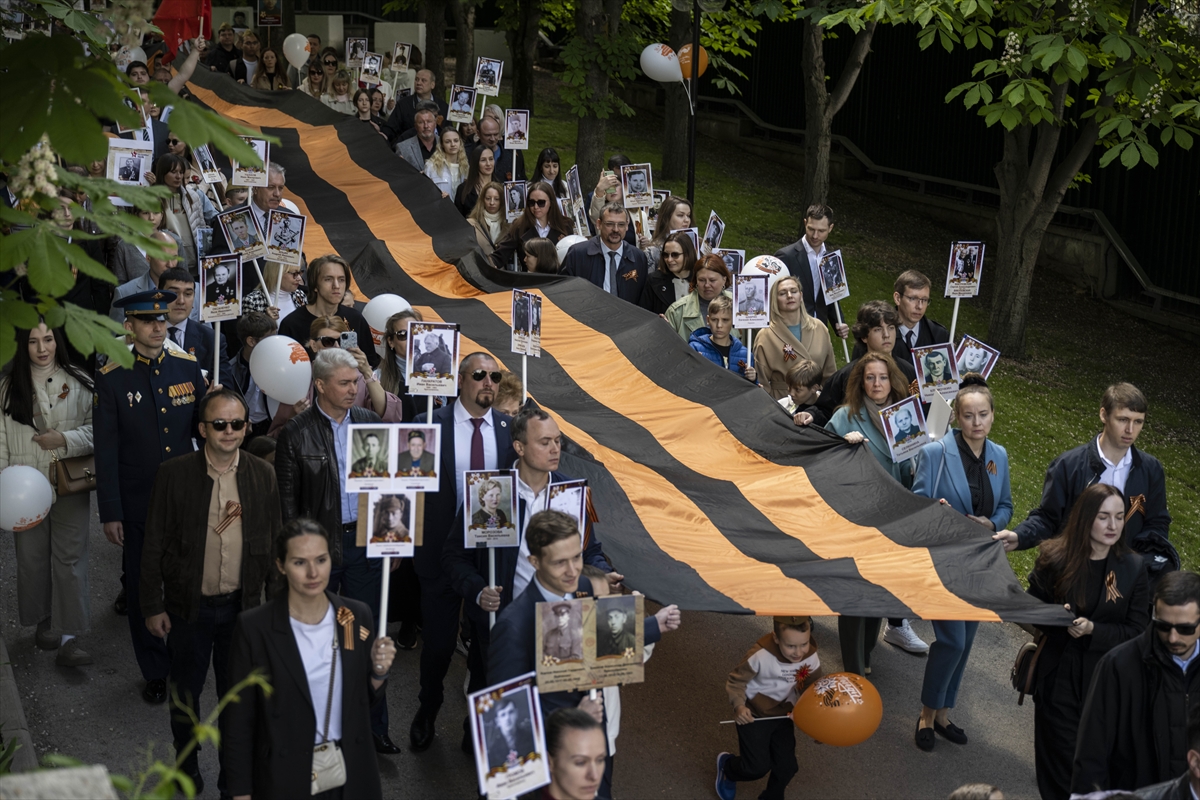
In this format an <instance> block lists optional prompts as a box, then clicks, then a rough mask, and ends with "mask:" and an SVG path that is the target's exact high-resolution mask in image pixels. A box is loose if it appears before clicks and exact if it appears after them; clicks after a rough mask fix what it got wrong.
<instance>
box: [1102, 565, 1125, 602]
mask: <svg viewBox="0 0 1200 800" xmlns="http://www.w3.org/2000/svg"><path fill="white" fill-rule="evenodd" d="M1122 596H1123V595H1122V594H1121V591H1120V590H1119V589H1117V573H1115V572H1113V571H1112V570H1109V571H1108V575H1107V577H1105V578H1104V599H1105V601H1107V602H1109V603H1115V602H1117V600H1118V599H1120V598H1121V597H1122Z"/></svg>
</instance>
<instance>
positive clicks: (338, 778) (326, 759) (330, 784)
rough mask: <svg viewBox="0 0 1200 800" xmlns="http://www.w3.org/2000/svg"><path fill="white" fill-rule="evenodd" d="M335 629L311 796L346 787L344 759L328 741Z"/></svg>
mask: <svg viewBox="0 0 1200 800" xmlns="http://www.w3.org/2000/svg"><path fill="white" fill-rule="evenodd" d="M337 662H338V646H337V629H336V628H335V629H334V633H333V663H332V664H330V666H329V696H328V697H327V698H326V700H325V730H324V731H322V732H321V740H322V741H321V743H320V744H319V745H317V746H316V747H314V748H313V760H312V794H320V793H321V792H327V791H329V790H330V789H336V788H337V787H339V786H345V785H346V759H345V757H344V756H343V755H342V748H341V746H340V745H339V744H338V743H337V742H331V741H329V712H330V711H332V710H333V683H334V678H335V677H336V676H337Z"/></svg>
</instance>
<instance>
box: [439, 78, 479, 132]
mask: <svg viewBox="0 0 1200 800" xmlns="http://www.w3.org/2000/svg"><path fill="white" fill-rule="evenodd" d="M474 116H475V89H474V88H472V87H470V86H462V85H460V84H457V83H456V84H454V85H453V86H451V87H450V112H449V113H448V114H447V115H446V119H448V120H450V121H451V122H470V121H471V120H472V119H473V118H474Z"/></svg>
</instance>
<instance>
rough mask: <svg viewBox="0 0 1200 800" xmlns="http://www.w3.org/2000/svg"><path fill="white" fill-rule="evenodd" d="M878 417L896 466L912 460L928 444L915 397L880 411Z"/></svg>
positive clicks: (923, 422) (923, 420) (922, 419)
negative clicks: (881, 422)
mask: <svg viewBox="0 0 1200 800" xmlns="http://www.w3.org/2000/svg"><path fill="white" fill-rule="evenodd" d="M879 416H880V419H881V420H882V421H883V433H884V436H886V437H887V443H888V449H889V450H890V451H891V454H892V461H895V462H896V463H897V464H899V463H900V462H901V461H907V460H908V459H910V458H912V457H913V456H915V455H916V454H917V452H918V451H920V449H921V448H922V447H924V446H925V445H926V444H928V443H929V434H927V433H926V427H925V414H924V412H923V411H921V404H920V403H919V402H918V401H917V397H916V395H911V396H909V397H906V398H904V399H903V400H901V401H900V402H899V403H894V404H892V405H890V406H888V407H887V408H882V409H880V410H879Z"/></svg>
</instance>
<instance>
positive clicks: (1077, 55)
mask: <svg viewBox="0 0 1200 800" xmlns="http://www.w3.org/2000/svg"><path fill="white" fill-rule="evenodd" d="M1067 61H1068V62H1070V64H1071V66H1072V67H1073V68H1074V69H1075V70H1076V71H1079V72H1082V71H1083V70H1085V69H1087V64H1088V60H1087V56H1085V55H1084V54H1083V51H1082V50H1080V49H1079V48H1078V47H1076V46H1075V45H1074V44H1072V45H1071V46H1070V47H1068V48H1067Z"/></svg>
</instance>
